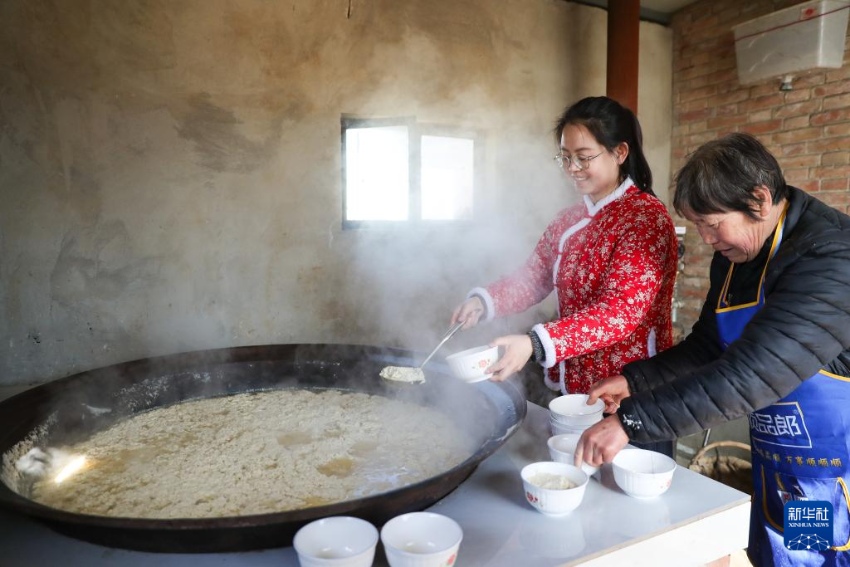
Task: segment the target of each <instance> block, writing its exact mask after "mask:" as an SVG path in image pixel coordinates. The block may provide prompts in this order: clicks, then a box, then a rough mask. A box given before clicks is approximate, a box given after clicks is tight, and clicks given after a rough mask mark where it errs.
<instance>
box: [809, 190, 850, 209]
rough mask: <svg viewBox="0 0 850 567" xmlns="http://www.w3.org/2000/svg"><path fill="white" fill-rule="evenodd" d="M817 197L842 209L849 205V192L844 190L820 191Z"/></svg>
mask: <svg viewBox="0 0 850 567" xmlns="http://www.w3.org/2000/svg"><path fill="white" fill-rule="evenodd" d="M817 197H818V199H820V200H821V201H823V202H824V203H826V204H827V205H830V206H833V207H836V208H841V209H842V210H844V209H846V208H847V206H848V205H850V194H848V193H847V192H846V191H828V192H827V191H821V192H820V193H818V196H817Z"/></svg>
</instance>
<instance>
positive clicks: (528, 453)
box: [0, 404, 749, 567]
mask: <svg viewBox="0 0 850 567" xmlns="http://www.w3.org/2000/svg"><path fill="white" fill-rule="evenodd" d="M548 436H549V432H548V412H547V410H546V409H544V408H541V407H540V406H537V405H534V404H529V406H528V416H527V418H526V420H525V421H524V423H523V426H522V428H521V429H520V430H519V431H517V432H516V433H515V434H514V435H513V437H511V438H510V439H509V440H508V442H507V443H505V445H504V446H503V447H502V448H501V449H500V450H499V451H497V452H496V453H495V454H493V455H492V456H491V457H490V458H488V459H486V460H485V461H484V462H482V463H481V464H480V465H479V466H478V468H477V469H476V470H475V472H474V473H473V474H472V476H470V478H469V479H467V480H466V482H464V483H463V484H461V485H460V486H459V487H458V488H457V490H455V491H454V492H452V493H451V494H450V495H448V496H447V497H446V498H444V499H443V500H441V501H440V502H438V503H436V504H435V505H434V506H432V507H431V508H430V510H432V511H434V512H438V513H441V514H445V515H447V516H450V517H452V518H454V519H455V520H457V521H458V523H460V525H461V526H462V527H463V531H464V539H463V543H462V544H461V547H460V553H459V555H458V560H457V563H456V565H458V566H459V567H467V566H478V565H480V566H485V565H486V566H494V567H532V566H538V565H539V566H555V565H586V566H591V567H599V566H607V565H610V566H618V567H620V566H623V565H628V566H630V567H641V566H646V567H663V566H665V565H669V566H671V567H687V566H688V565H695V566H697V565H703V564H705V563H707V562H709V561H711V560H714V559H717V558H720V557H723V556H725V555H728V554H730V553H733V552H735V551H738V550H740V549H743V548H744V547H746V545H747V529H748V521H749V520H748V518H749V496H748V495H747V494H744V493H743V492H739V491H737V490H734V489H732V488H729V487H727V486H725V485H723V484H720V483H718V482H715V481H713V480H711V479H709V478H706V477H704V476H701V475H698V474H696V473H693V472H691V471H689V470H687V469H685V468H682V467H679V468H678V470H677V471H676V473H675V475H674V477H673V484H672V486H671V487H670V489H669V490H668V491H667V492H666V493H665V494H664V495H662V496H660V497H658V498H655V499H652V500H637V499H634V498H631V497H629V496H627V495H626V494H624V493H623V492H622V491H620V489H619V488H617V486H616V484H615V483H614V478H613V476H612V473H611V469H610V465H605V466H603V467H602V469H601V470H600V471H599V473H597V475H596V478H594V479H592V480H591V482H590V484H589V486H588V488H587V492H586V493H585V497H584V501H583V502H582V504H581V506H579V508H578V509H576V510H575V511H574V512H573V513H572V514H570V515H569V516H566V517H563V518H549V517H547V516H544V515H542V514H540V513H539V512H537V511H536V510H534V509H533V508H531V506H530V505H528V503H526V501H525V498H524V496H523V488H522V481H521V480H520V476H519V471H520V469H521V468H522V467H523V466H524V465H526V464H528V463H530V462H534V461H539V460H548V450H547V448H546V439H547V438H548ZM0 565H4V566H8V567H19V566H20V567H24V566H27V567H29V566H49V567H52V566H54V565H58V566H61V567H77V566H80V567H97V566H100V565H110V566H121V567H136V566H138V567H142V566H145V567H147V566H149V565H161V566H163V567H169V566H189V565H191V566H198V565H215V566H251V567H253V566H267V565H268V566H272V565H274V566H275V567H285V566H297V565H298V561H297V558H296V556H295V552H294V550H293V549H292V548H291V547H287V548H279V549H270V550H265V551H255V552H240V553H217V554H194V555H181V554H154V553H141V552H137V551H127V550H122V549H112V548H107V547H101V546H98V545H93V544H90V543H86V542H83V541H79V540H75V539H71V538H68V537H66V536H63V535H59V534H57V533H55V532H53V531H51V530H50V529H48V528H46V527H44V526H43V525H41V524H39V523H36V522H33V521H31V520H29V519H26V518H23V517H21V516H17V515H11V514H8V513H4V512H0ZM375 565H377V566H382V565H386V559H385V557H384V554H383V550H382V549H381V548H380V546H379V548H378V551H377V553H376V556H375Z"/></svg>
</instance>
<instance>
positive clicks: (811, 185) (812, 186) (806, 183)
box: [785, 175, 820, 193]
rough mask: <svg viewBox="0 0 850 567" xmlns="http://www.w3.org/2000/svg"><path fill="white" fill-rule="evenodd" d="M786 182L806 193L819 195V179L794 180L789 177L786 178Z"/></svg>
mask: <svg viewBox="0 0 850 567" xmlns="http://www.w3.org/2000/svg"><path fill="white" fill-rule="evenodd" d="M785 180H786V181H787V182H788V183H789V184H790V185H793V186H794V187H797V188H798V189H802V190H803V191H805V192H806V193H819V192H820V182H819V181H818V180H817V179H809V178H807V177H800V178H794V177H791V176H789V175H786V176H785Z"/></svg>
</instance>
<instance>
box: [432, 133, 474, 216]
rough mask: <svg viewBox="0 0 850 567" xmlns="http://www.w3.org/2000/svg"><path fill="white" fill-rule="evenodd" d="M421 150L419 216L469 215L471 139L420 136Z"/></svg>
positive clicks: (470, 198) (471, 177)
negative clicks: (420, 202) (420, 200)
mask: <svg viewBox="0 0 850 567" xmlns="http://www.w3.org/2000/svg"><path fill="white" fill-rule="evenodd" d="M420 151H421V155H422V161H421V182H420V183H421V185H420V191H421V195H422V218H423V219H424V220H460V219H471V218H472V188H473V163H474V142H473V140H470V139H465V138H449V137H445V136H422V138H421V146H420Z"/></svg>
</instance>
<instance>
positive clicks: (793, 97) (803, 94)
mask: <svg viewBox="0 0 850 567" xmlns="http://www.w3.org/2000/svg"><path fill="white" fill-rule="evenodd" d="M811 98H812V89H794V90H793V91H788V92H786V93H785V102H801V101H804V100H809V99H811Z"/></svg>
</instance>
